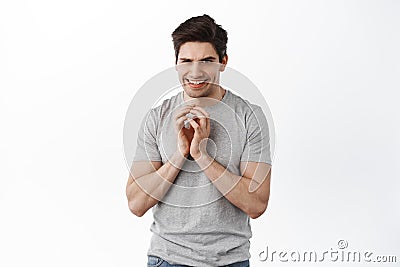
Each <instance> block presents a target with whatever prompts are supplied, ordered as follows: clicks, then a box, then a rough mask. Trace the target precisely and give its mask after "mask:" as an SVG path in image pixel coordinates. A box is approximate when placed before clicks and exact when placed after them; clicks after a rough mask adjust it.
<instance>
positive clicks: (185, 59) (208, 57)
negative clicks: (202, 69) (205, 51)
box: [179, 56, 216, 61]
mask: <svg viewBox="0 0 400 267" xmlns="http://www.w3.org/2000/svg"><path fill="white" fill-rule="evenodd" d="M215 59H216V58H215V57H213V56H207V57H205V58H202V59H200V60H199V61H205V60H215ZM179 60H181V61H193V59H190V58H184V57H181V58H179Z"/></svg>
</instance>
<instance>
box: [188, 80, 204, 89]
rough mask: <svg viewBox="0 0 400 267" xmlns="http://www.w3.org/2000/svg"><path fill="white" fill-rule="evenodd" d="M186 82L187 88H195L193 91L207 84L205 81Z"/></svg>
mask: <svg viewBox="0 0 400 267" xmlns="http://www.w3.org/2000/svg"><path fill="white" fill-rule="evenodd" d="M186 81H187V83H188V84H189V86H190V87H191V88H195V89H197V88H201V87H203V86H204V85H206V84H207V83H206V82H207V81H206V80H190V79H186Z"/></svg>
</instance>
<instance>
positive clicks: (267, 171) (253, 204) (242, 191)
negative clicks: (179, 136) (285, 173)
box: [196, 153, 271, 219]
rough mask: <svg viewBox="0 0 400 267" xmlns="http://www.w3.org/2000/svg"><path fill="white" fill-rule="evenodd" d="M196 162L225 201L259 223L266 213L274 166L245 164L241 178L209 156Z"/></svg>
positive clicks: (242, 165)
mask: <svg viewBox="0 0 400 267" xmlns="http://www.w3.org/2000/svg"><path fill="white" fill-rule="evenodd" d="M196 162H197V164H198V165H199V166H200V168H201V169H203V171H204V173H205V174H206V175H207V177H208V178H209V179H210V181H212V182H213V184H214V186H215V187H216V188H217V189H218V190H219V191H220V192H221V193H222V194H223V195H224V196H225V198H226V199H227V200H229V202H231V203H232V204H233V205H235V206H236V207H238V208H239V209H241V210H242V211H244V212H245V213H246V214H248V215H249V216H250V218H252V219H256V218H258V217H259V216H261V215H262V214H263V213H264V212H265V210H266V209H267V206H268V200H269V195H270V181H271V165H269V164H267V163H262V162H241V164H240V169H241V173H242V174H243V175H242V176H238V175H235V174H233V173H231V172H229V171H228V170H227V169H226V168H225V167H224V166H222V165H221V164H220V163H218V162H217V161H215V160H214V159H212V158H211V157H210V156H209V155H207V154H205V153H204V154H203V156H202V157H199V158H198V159H196Z"/></svg>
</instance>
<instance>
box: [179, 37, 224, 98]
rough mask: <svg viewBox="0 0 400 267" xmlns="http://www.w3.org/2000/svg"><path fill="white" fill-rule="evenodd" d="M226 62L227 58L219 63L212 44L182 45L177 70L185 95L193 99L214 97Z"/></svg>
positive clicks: (194, 43) (191, 43)
mask: <svg viewBox="0 0 400 267" xmlns="http://www.w3.org/2000/svg"><path fill="white" fill-rule="evenodd" d="M226 62H227V57H226V56H225V57H224V58H223V60H222V63H219V60H218V54H217V52H216V51H215V49H214V47H213V46H212V45H211V43H206V42H187V43H184V44H183V45H181V47H180V49H179V54H178V61H177V65H176V69H177V71H178V75H179V81H180V82H181V84H182V87H183V89H184V91H185V93H186V94H187V95H188V96H189V97H191V98H197V97H213V96H214V95H215V94H216V93H217V90H218V88H219V75H220V72H221V71H223V70H224V66H225V64H226Z"/></svg>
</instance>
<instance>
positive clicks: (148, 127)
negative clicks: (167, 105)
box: [133, 109, 162, 161]
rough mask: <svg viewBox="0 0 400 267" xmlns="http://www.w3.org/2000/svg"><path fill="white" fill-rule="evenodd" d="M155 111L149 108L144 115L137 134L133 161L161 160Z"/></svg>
mask: <svg viewBox="0 0 400 267" xmlns="http://www.w3.org/2000/svg"><path fill="white" fill-rule="evenodd" d="M157 121H158V118H157V112H156V110H155V109H151V110H150V111H149V112H147V113H146V115H145V116H144V118H143V120H142V123H141V125H140V129H139V132H138V136H137V146H136V152H135V156H134V158H133V161H162V159H161V155H160V151H159V149H158V145H157V125H158V124H157Z"/></svg>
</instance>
